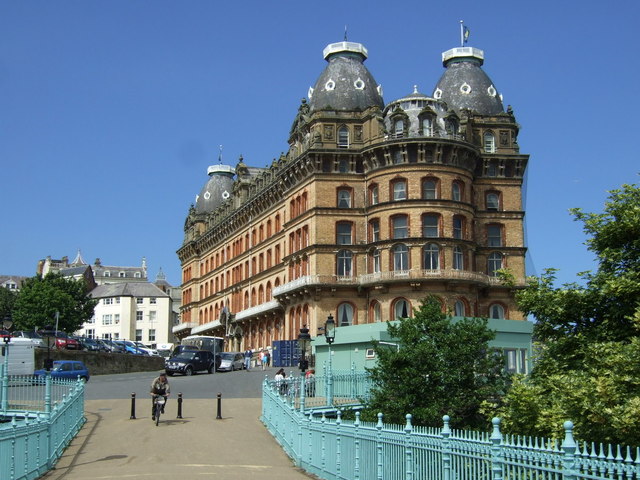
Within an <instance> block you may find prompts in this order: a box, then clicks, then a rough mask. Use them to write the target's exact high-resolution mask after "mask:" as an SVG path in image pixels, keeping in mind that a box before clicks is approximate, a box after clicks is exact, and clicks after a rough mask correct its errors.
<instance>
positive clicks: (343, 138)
mask: <svg viewBox="0 0 640 480" xmlns="http://www.w3.org/2000/svg"><path fill="white" fill-rule="evenodd" d="M348 146H349V129H348V128H347V127H344V126H342V127H340V128H339V129H338V147H340V148H347V147H348Z"/></svg>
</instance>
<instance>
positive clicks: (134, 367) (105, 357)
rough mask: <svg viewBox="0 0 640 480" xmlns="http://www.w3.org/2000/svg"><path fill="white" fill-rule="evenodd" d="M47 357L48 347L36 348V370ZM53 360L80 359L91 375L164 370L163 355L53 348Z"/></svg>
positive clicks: (42, 364)
mask: <svg viewBox="0 0 640 480" xmlns="http://www.w3.org/2000/svg"><path fill="white" fill-rule="evenodd" d="M46 358H47V350H46V349H40V348H37V349H35V366H36V370H37V369H40V368H43V366H44V361H45V359H46ZM51 358H52V359H53V360H80V361H81V362H83V363H84V364H85V365H86V366H87V368H88V369H89V374H91V375H105V374H109V373H129V372H150V371H154V370H155V371H158V372H159V371H161V370H164V358H163V357H149V356H146V355H145V356H143V355H131V354H124V353H103V352H99V353H98V352H84V351H79V352H76V351H74V350H51Z"/></svg>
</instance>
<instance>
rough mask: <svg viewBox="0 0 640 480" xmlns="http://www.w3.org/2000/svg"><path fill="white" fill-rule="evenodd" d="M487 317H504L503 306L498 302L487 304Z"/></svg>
mask: <svg viewBox="0 0 640 480" xmlns="http://www.w3.org/2000/svg"><path fill="white" fill-rule="evenodd" d="M489 318H495V319H500V320H502V319H504V307H503V306H502V305H500V304H499V303H493V304H491V305H490V306H489Z"/></svg>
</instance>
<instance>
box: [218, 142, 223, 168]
mask: <svg viewBox="0 0 640 480" xmlns="http://www.w3.org/2000/svg"><path fill="white" fill-rule="evenodd" d="M218 163H219V164H220V165H222V145H220V152H219V153H218Z"/></svg>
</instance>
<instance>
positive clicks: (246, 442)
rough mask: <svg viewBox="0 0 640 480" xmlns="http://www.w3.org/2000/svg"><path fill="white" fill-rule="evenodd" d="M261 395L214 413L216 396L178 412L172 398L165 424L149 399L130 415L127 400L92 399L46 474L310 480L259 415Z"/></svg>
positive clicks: (54, 478)
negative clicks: (156, 416)
mask: <svg viewBox="0 0 640 480" xmlns="http://www.w3.org/2000/svg"><path fill="white" fill-rule="evenodd" d="M261 402H262V399H260V398H245V399H226V400H224V399H223V403H222V417H223V418H222V419H221V420H216V419H215V417H216V403H215V400H210V399H209V400H190V401H188V402H187V401H186V400H185V402H184V404H183V411H182V416H183V418H182V419H176V418H175V417H176V406H177V405H176V402H175V399H173V400H171V401H170V403H169V404H168V405H167V415H166V416H163V417H162V418H161V421H160V425H159V426H157V427H156V426H155V422H152V421H151V417H150V416H149V412H148V410H149V400H148V399H147V398H145V399H144V401H143V402H142V404H140V402H138V405H137V417H138V418H137V419H136V420H130V419H129V416H130V413H131V411H130V409H131V402H130V401H127V400H88V401H87V402H86V404H85V415H86V417H87V423H86V424H85V426H84V427H83V428H82V430H81V431H80V432H79V433H78V436H77V437H76V438H75V439H74V440H73V442H72V443H71V445H70V447H69V448H67V450H66V451H65V453H64V454H63V456H62V457H61V458H60V460H59V461H58V463H57V464H56V468H55V469H54V470H52V471H50V472H49V473H47V474H46V475H45V476H44V477H42V478H43V479H45V480H76V479H77V480H80V479H81V480H87V479H91V480H102V479H116V478H117V479H125V480H126V479H136V478H153V479H157V480H165V479H167V480H169V479H171V480H182V479H203V480H204V479H208V478H212V479H225V480H226V479H228V480H235V479H243V480H246V479H247V478H249V477H251V478H255V476H258V475H259V476H261V477H263V478H268V479H274V480H275V479H278V480H309V478H315V477H311V476H309V475H307V474H305V473H304V472H303V471H302V470H299V469H298V468H296V467H295V466H294V465H293V464H292V462H291V460H290V459H289V457H287V455H286V454H285V453H284V451H283V450H282V449H281V448H280V445H278V443H277V442H276V441H275V440H274V439H273V437H272V436H271V435H270V434H269V433H268V432H267V429H266V428H265V427H264V426H263V425H262V423H261V422H260V420H259V419H258V417H259V416H260V411H261V410H260V409H261Z"/></svg>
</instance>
